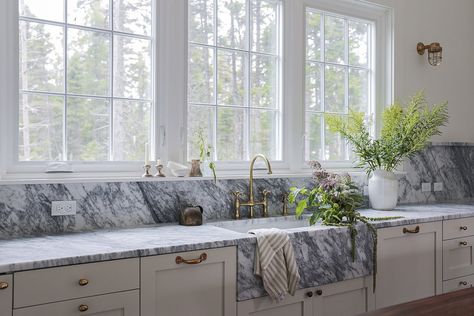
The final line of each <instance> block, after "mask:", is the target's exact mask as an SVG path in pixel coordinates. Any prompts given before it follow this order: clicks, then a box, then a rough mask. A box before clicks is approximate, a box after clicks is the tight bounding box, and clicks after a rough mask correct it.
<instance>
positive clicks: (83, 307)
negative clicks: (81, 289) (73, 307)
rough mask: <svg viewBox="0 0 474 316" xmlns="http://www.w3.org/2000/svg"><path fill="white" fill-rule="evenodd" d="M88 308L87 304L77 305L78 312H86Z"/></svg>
mask: <svg viewBox="0 0 474 316" xmlns="http://www.w3.org/2000/svg"><path fill="white" fill-rule="evenodd" d="M88 310H89V306H87V305H85V304H81V305H79V311H80V312H87V311H88Z"/></svg>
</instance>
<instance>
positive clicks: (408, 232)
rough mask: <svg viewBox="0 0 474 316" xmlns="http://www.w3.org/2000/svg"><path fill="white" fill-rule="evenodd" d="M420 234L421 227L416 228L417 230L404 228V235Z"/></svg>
mask: <svg viewBox="0 0 474 316" xmlns="http://www.w3.org/2000/svg"><path fill="white" fill-rule="evenodd" d="M419 232H420V226H416V227H415V229H408V228H406V227H404V228H403V233H404V234H418V233H419Z"/></svg>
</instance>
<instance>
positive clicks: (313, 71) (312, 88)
mask: <svg viewBox="0 0 474 316" xmlns="http://www.w3.org/2000/svg"><path fill="white" fill-rule="evenodd" d="M321 67H322V65H321V64H319V63H314V62H307V63H306V89H305V91H306V97H305V100H306V109H307V110H312V111H322V108H321V105H322V104H321V72H322V68H321Z"/></svg>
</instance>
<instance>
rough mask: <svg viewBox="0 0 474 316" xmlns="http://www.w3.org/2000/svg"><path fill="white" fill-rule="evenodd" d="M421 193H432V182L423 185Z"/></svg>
mask: <svg viewBox="0 0 474 316" xmlns="http://www.w3.org/2000/svg"><path fill="white" fill-rule="evenodd" d="M421 192H431V182H423V183H421Z"/></svg>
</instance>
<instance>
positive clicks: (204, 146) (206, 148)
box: [196, 128, 217, 182]
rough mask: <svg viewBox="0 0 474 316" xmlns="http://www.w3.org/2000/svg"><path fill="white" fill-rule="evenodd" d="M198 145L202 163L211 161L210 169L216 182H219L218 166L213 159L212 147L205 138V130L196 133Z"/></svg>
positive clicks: (200, 129)
mask: <svg viewBox="0 0 474 316" xmlns="http://www.w3.org/2000/svg"><path fill="white" fill-rule="evenodd" d="M196 138H197V143H198V146H199V159H200V161H201V163H204V162H205V161H209V164H208V167H209V169H211V172H212V176H213V178H214V182H216V181H217V174H216V164H215V162H214V161H212V160H210V159H211V153H212V146H211V145H210V144H208V143H207V140H206V137H205V136H204V130H203V129H202V128H199V129H198V130H197V132H196Z"/></svg>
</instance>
